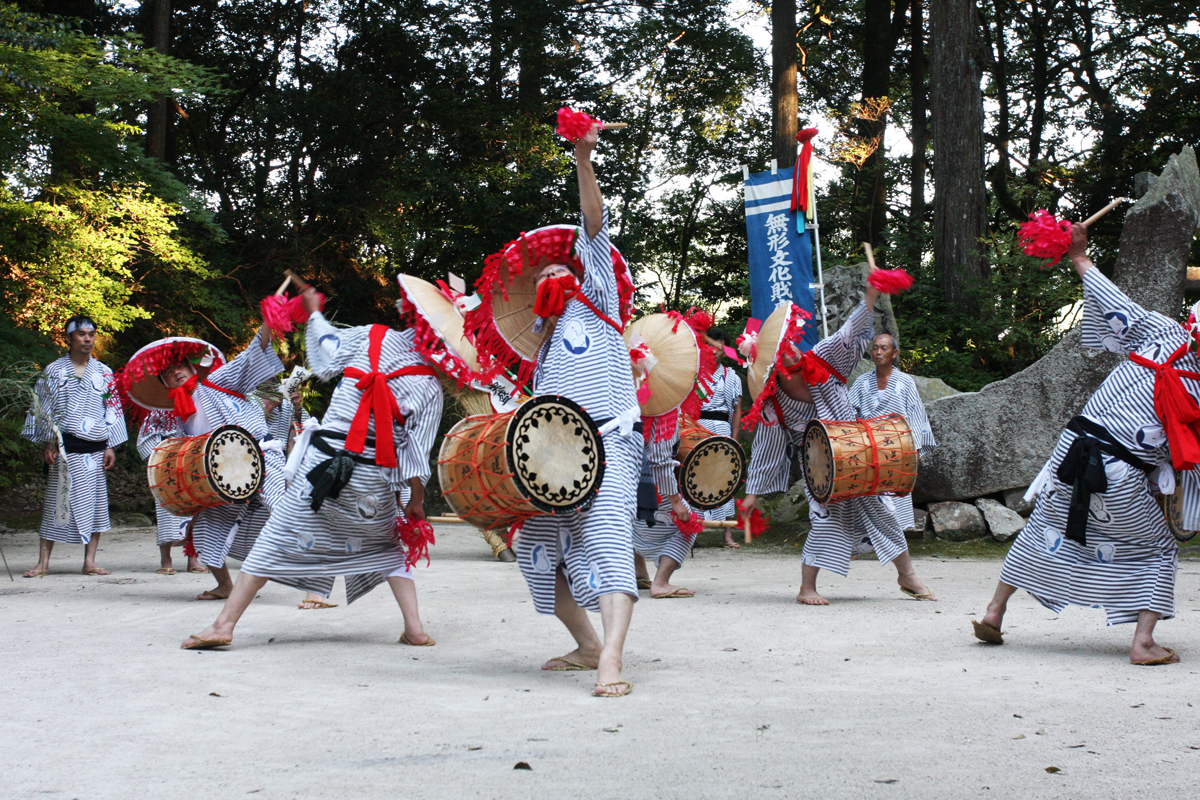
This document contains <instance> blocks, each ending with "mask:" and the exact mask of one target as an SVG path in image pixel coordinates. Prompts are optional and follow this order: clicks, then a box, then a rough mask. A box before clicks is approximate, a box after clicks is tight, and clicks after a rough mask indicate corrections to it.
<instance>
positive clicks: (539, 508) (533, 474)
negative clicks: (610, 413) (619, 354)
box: [438, 395, 604, 530]
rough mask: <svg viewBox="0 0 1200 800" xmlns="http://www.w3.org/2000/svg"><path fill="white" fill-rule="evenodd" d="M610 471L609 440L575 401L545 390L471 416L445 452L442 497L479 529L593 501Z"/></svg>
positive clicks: (440, 462) (440, 471)
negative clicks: (510, 407) (511, 406)
mask: <svg viewBox="0 0 1200 800" xmlns="http://www.w3.org/2000/svg"><path fill="white" fill-rule="evenodd" d="M603 478H604V442H603V441H601V439H600V430H599V428H598V427H597V426H596V424H595V422H593V421H592V418H591V417H589V416H588V414H587V412H586V411H584V410H583V408H582V407H580V406H579V404H577V403H575V402H574V401H573V400H569V399H567V398H565V397H559V396H557V395H538V396H536V397H533V398H531V399H529V400H527V401H525V402H524V403H522V404H521V405H520V406H519V407H518V408H517V409H516V410H515V411H509V412H506V413H504V414H485V415H480V416H471V417H465V418H464V419H462V420H461V421H460V422H459V423H458V424H456V425H455V426H454V427H453V428H451V429H450V431H449V432H448V433H447V434H446V438H445V439H444V440H443V442H442V447H441V451H440V452H439V453H438V479H439V481H440V483H441V487H442V496H443V497H445V498H446V502H447V503H449V504H450V507H451V508H452V509H454V511H455V513H457V514H458V516H460V517H462V519H463V520H464V521H466V522H469V523H471V524H472V525H475V526H476V527H478V528H482V529H485V530H486V529H488V528H507V527H509V526H511V525H513V524H515V523H518V522H523V521H525V520H526V519H529V518H530V517H533V516H536V515H538V514H557V513H562V512H566V511H573V510H575V509H578V508H580V507H582V506H584V505H587V504H588V503H590V502H591V501H592V499H593V498H594V497H595V496H596V492H597V491H599V489H600V482H601V480H603Z"/></svg>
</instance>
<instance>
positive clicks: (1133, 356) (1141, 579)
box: [973, 224, 1200, 666]
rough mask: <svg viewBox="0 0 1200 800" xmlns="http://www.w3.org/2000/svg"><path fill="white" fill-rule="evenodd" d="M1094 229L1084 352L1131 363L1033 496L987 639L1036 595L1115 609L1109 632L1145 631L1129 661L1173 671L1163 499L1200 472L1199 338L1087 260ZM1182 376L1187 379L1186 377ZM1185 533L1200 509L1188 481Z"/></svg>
mask: <svg viewBox="0 0 1200 800" xmlns="http://www.w3.org/2000/svg"><path fill="white" fill-rule="evenodd" d="M1086 247H1087V228H1085V227H1083V226H1082V225H1078V224H1076V225H1073V226H1072V229H1071V247H1070V250H1069V251H1068V255H1069V256H1070V258H1071V261H1072V262H1073V263H1074V265H1075V269H1076V271H1077V272H1078V273H1079V275H1080V277H1081V278H1082V279H1083V301H1084V312H1083V344H1084V346H1086V347H1091V348H1094V349H1098V350H1108V351H1110V352H1113V353H1123V354H1127V355H1128V356H1129V360H1128V361H1126V362H1125V363H1123V364H1121V365H1119V366H1118V367H1117V368H1116V369H1114V370H1113V371H1112V374H1110V375H1109V376H1108V377H1107V378H1105V379H1104V382H1103V383H1102V384H1100V388H1099V389H1097V390H1096V393H1095V394H1093V395H1092V397H1091V399H1089V400H1088V402H1087V404H1086V405H1085V406H1084V407H1083V411H1082V413H1081V414H1080V416H1077V417H1075V418H1074V419H1072V420H1071V421H1070V422H1069V423H1067V428H1066V430H1064V431H1063V433H1062V435H1061V436H1060V437H1059V440H1058V445H1057V446H1056V447H1055V448H1054V453H1053V455H1051V457H1050V460H1049V461H1048V462H1046V466H1045V467H1043V468H1042V472H1041V474H1040V475H1039V476H1038V479H1037V481H1036V482H1035V483H1034V485H1033V486H1032V487H1031V488H1030V494H1034V493H1037V494H1038V499H1037V505H1036V506H1035V507H1034V509H1033V513H1032V514H1031V515H1030V517H1029V523H1028V524H1027V525H1026V526H1025V528H1024V529H1023V530H1022V531H1021V533H1020V534H1019V535H1018V536H1017V539H1016V541H1014V542H1013V546H1012V548H1011V549H1010V550H1009V552H1008V557H1007V558H1005V559H1004V567H1003V568H1002V569H1001V570H1000V582H999V583H998V584H997V586H996V593H995V595H994V596H993V597H992V601H991V602H990V603H989V604H988V607H987V613H986V614H984V616H983V619H982V620H980V621H977V622H976V621H973V625H974V627H975V635H976V636H977V637H978V638H979V639H982V640H983V641H985V642H990V643H993V644H1001V643H1002V642H1003V640H1002V638H1001V636H1002V634H1001V625H1002V623H1003V621H1004V614H1005V611H1006V610H1007V607H1008V599H1009V598H1010V597H1012V595H1013V592H1015V591H1016V590H1017V589H1024V590H1025V591H1027V592H1029V593H1030V594H1031V595H1033V597H1034V599H1035V600H1037V601H1038V602H1039V603H1041V604H1042V605H1044V606H1046V607H1047V608H1049V609H1052V610H1053V611H1062V609H1063V608H1065V607H1066V606H1068V605H1082V606H1092V607H1094V608H1102V609H1104V614H1105V617H1106V618H1107V620H1108V624H1109V625H1118V624H1121V623H1136V624H1137V627H1136V629H1135V630H1134V634H1133V646H1132V647H1131V648H1130V651H1129V660H1130V661H1131V662H1132V663H1134V664H1139V665H1145V666H1150V665H1156V664H1173V663H1175V662H1177V661H1178V660H1179V656H1177V655H1175V653H1174V651H1172V650H1170V649H1168V648H1165V647H1161V646H1160V645H1158V644H1157V643H1156V642H1155V641H1154V627H1155V625H1156V624H1157V623H1158V621H1159V620H1160V619H1170V618H1171V617H1173V616H1175V570H1176V566H1177V563H1178V559H1179V548H1178V546H1177V545H1176V543H1175V538H1174V536H1173V535H1172V533H1171V531H1170V529H1169V528H1168V526H1167V523H1166V520H1165V519H1164V516H1163V512H1162V511H1161V510H1160V508H1159V506H1158V504H1157V502H1156V501H1155V498H1154V495H1153V494H1152V492H1154V491H1156V490H1157V491H1159V492H1161V493H1162V494H1164V495H1170V494H1172V493H1174V492H1175V489H1176V487H1175V473H1174V470H1193V469H1194V467H1195V465H1196V464H1197V463H1198V462H1200V438H1198V437H1197V432H1196V429H1195V428H1194V427H1193V426H1194V425H1195V424H1196V423H1195V422H1194V420H1195V419H1196V418H1197V416H1200V410H1198V409H1197V402H1196V400H1197V398H1198V397H1200V374H1198V371H1200V362H1198V361H1197V358H1196V354H1195V353H1194V352H1190V351H1189V349H1188V348H1189V344H1190V337H1189V335H1188V331H1187V330H1186V329H1185V328H1183V327H1181V326H1180V325H1179V323H1177V322H1173V321H1171V320H1169V319H1167V318H1166V317H1164V316H1163V315H1161V314H1157V313H1154V312H1150V311H1147V310H1145V309H1144V308H1142V307H1141V306H1139V305H1138V304H1136V303H1134V302H1133V301H1132V300H1130V299H1129V298H1128V297H1126V296H1125V294H1124V293H1122V292H1121V290H1120V289H1118V288H1117V287H1116V286H1114V285H1113V284H1112V282H1111V281H1109V280H1108V278H1106V277H1104V275H1102V274H1101V273H1100V270H1098V269H1096V268H1095V267H1094V266H1093V264H1092V262H1091V259H1089V258H1088V257H1087V252H1086ZM1176 370H1178V372H1176ZM1183 475H1184V480H1183V483H1184V490H1185V492H1184V494H1185V496H1184V503H1183V508H1184V518H1183V525H1184V527H1185V528H1189V529H1195V528H1198V527H1200V525H1198V524H1196V523H1197V522H1198V521H1200V520H1189V519H1188V518H1187V512H1188V511H1189V509H1191V510H1192V511H1193V512H1194V511H1195V509H1196V503H1195V499H1194V498H1192V499H1191V501H1189V497H1188V496H1187V495H1188V490H1191V491H1192V492H1194V491H1195V490H1196V484H1195V478H1194V476H1195V473H1194V472H1190V471H1189V472H1184V473H1183Z"/></svg>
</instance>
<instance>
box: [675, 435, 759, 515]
mask: <svg viewBox="0 0 1200 800" xmlns="http://www.w3.org/2000/svg"><path fill="white" fill-rule="evenodd" d="M676 459H677V460H678V461H679V468H678V470H677V473H676V475H677V477H678V480H679V493H680V494H682V495H683V499H684V500H686V501H687V502H688V504H689V505H690V506H692V507H693V508H698V509H701V510H703V511H707V510H709V509H713V508H720V507H721V506H723V505H725V504H726V503H728V502H729V501H730V500H732V499H733V498H734V496H736V495H737V492H738V489H739V488H740V487H741V485H742V484H743V483H744V482H745V481H746V453H745V452H744V451H743V450H742V447H741V445H739V444H738V443H737V441H736V440H735V439H733V438H732V437H730V436H721V435H720V434H716V433H713V432H712V431H710V430H709V429H708V428H705V427H704V426H703V425H701V424H700V423H699V422H697V421H696V420H694V419H691V418H690V417H684V416H681V417H680V421H679V451H678V454H677V456H676Z"/></svg>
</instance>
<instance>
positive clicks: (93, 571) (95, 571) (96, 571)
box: [83, 564, 112, 575]
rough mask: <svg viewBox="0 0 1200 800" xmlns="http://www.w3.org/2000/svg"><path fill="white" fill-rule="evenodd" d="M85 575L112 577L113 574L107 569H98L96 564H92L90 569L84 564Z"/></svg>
mask: <svg viewBox="0 0 1200 800" xmlns="http://www.w3.org/2000/svg"><path fill="white" fill-rule="evenodd" d="M83 574H84V575H111V574H112V573H111V572H109V571H108V570H106V569H101V568H100V567H97V566H96V565H95V564H92V565H91V566H90V567H89V566H88V565H87V564H84V565H83Z"/></svg>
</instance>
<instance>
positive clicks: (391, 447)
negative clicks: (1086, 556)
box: [181, 287, 442, 650]
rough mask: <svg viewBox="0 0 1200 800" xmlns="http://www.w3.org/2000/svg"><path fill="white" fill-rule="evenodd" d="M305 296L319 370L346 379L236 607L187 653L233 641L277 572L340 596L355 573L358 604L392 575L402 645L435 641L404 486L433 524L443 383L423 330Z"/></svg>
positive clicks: (352, 585) (311, 434) (304, 440)
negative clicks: (351, 319)
mask: <svg viewBox="0 0 1200 800" xmlns="http://www.w3.org/2000/svg"><path fill="white" fill-rule="evenodd" d="M303 297H304V307H305V309H306V310H307V311H308V312H309V313H310V315H311V316H310V317H309V321H308V328H307V330H306V331H305V337H306V342H307V345H306V354H307V359H308V365H309V367H310V368H311V369H312V371H313V372H314V373H315V374H316V375H317V377H319V378H320V379H321V380H326V381H328V380H333V379H334V378H336V377H337V376H338V375H339V374H342V373H344V377H343V378H342V380H341V381H340V382H339V383H338V385H337V388H336V389H334V391H333V397H332V398H331V399H330V401H329V409H328V410H327V411H326V412H325V416H324V418H323V419H322V420H321V424H320V425H319V426H318V425H315V424H314V425H310V426H309V427H307V428H305V430H304V434H303V435H302V436H301V437H300V438H299V439H298V440H297V441H296V445H295V448H294V449H293V451H292V455H291V456H290V457H289V459H288V473H289V474H290V475H292V476H293V477H292V479H291V483H290V484H289V486H288V490H287V494H286V496H285V497H284V499H283V502H282V503H281V504H280V505H279V507H278V508H277V509H276V510H275V512H274V513H273V514H272V515H271V519H270V521H268V523H267V526H266V528H264V529H263V532H262V534H261V535H260V536H259V537H258V541H257V542H255V544H254V548H253V549H252V550H251V551H250V555H249V557H247V558H246V560H245V562H244V563H243V564H242V571H241V574H240V575H239V576H238V580H237V584H236V585H235V586H234V589H233V593H232V594H231V595H230V597H229V600H228V601H227V602H226V603H225V607H224V608H223V609H222V610H221V613H220V615H219V616H218V617H217V619H216V622H214V623H213V624H212V625H211V626H209V627H208V628H207V629H206V630H204V631H203V632H202V633H198V634H196V635H194V636H190V637H188V638H187V639H186V640H185V641H184V642H183V644H182V645H181V647H183V648H184V649H185V650H194V649H210V648H213V647H223V646H225V645H228V644H230V643H231V642H232V641H233V630H234V627H235V626H236V625H237V622H238V620H239V619H241V616H242V614H243V613H245V611H246V609H247V608H248V607H249V605H250V602H251V601H252V600H253V599H254V596H255V594H257V593H258V591H259V590H260V589H262V587H263V586H264V585H265V584H266V582H267V580H268V579H270V580H274V581H276V582H278V583H282V584H284V585H286V586H293V587H296V588H298V589H303V590H306V591H314V592H317V593H319V594H321V595H324V596H328V595H329V593H330V591H332V588H333V582H334V579H335V578H336V577H337V576H338V575H343V576H345V578H346V596H347V600H348V602H350V603H353V602H354V601H355V600H357V599H358V598H359V597H362V596H363V595H364V594H366V593H367V592H369V591H371V589H373V588H375V587H376V586H378V585H379V584H380V583H383V582H384V581H385V580H386V581H387V582H388V584H389V585H390V586H391V589H392V592H393V594H394V595H395V596H396V600H397V602H398V603H399V604H400V611H401V614H402V615H403V617H404V632H403V634H402V635H401V637H400V642H401V644H409V645H418V646H427V645H432V644H434V641H433V639H431V638H430V637H429V636H428V634H426V633H425V630H424V628H423V626H422V625H421V620H420V617H419V616H418V614H417V594H416V588H415V586H414V584H413V580H412V573H411V570H410V567H411V565H412V563H414V562H415V558H416V553H407V554H406V552H405V548H404V546H403V544H402V543H401V542H400V541H399V540H398V539H397V536H396V531H397V517H398V516H400V515H401V507H400V504H399V502H398V500H397V495H398V493H399V492H400V490H401V488H402V487H405V486H407V487H408V489H409V491H410V497H411V499H410V500H409V502H408V504H407V505H405V506H404V507H403V517H404V519H405V520H407V521H415V522H423V521H424V519H425V511H424V501H425V483H426V481H428V480H429V475H430V469H429V451H430V449H431V448H432V447H433V441H434V437H435V436H436V435H437V427H438V421H439V420H440V419H441V416H442V387H441V383H439V382H438V380H437V378H436V376H435V373H434V371H433V368H432V367H431V366H430V365H429V363H428V362H427V361H426V360H425V359H424V357H422V356H421V355H420V354H419V353H418V352H417V351H416V350H415V349H413V333H412V330H411V329H410V330H406V331H395V330H392V329H390V328H388V327H386V326H384V325H367V326H362V327H357V328H335V327H333V325H331V324H329V322H328V321H327V320H326V319H325V317H324V316H323V315H322V314H321V312H320V311H319V308H320V301H319V299H318V296H317V294H316V292H315V290H313V289H312V288H311V287H310V288H309V289H308V290H306V291H305V293H304V295H303ZM406 556H407V557H406Z"/></svg>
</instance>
